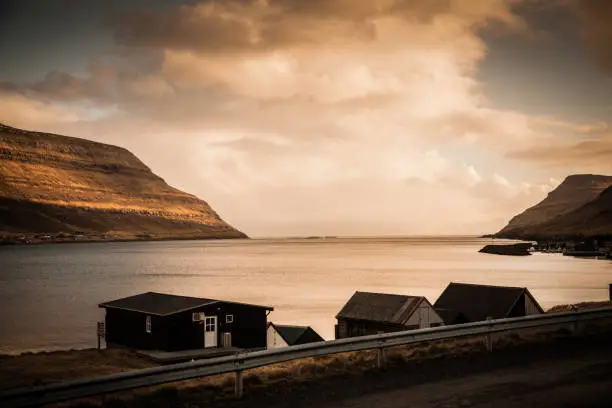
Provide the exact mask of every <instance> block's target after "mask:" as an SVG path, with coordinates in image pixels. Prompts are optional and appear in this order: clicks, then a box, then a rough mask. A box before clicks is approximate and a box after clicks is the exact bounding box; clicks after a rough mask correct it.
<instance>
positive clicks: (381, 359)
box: [376, 347, 385, 370]
mask: <svg viewBox="0 0 612 408" xmlns="http://www.w3.org/2000/svg"><path fill="white" fill-rule="evenodd" d="M376 367H378V369H379V370H382V369H383V368H385V349H384V348H382V347H380V348H378V349H376Z"/></svg>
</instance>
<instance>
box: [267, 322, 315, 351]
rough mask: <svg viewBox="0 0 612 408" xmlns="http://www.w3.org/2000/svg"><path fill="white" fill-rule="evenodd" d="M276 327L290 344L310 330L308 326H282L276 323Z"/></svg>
mask: <svg viewBox="0 0 612 408" xmlns="http://www.w3.org/2000/svg"><path fill="white" fill-rule="evenodd" d="M274 328H276V331H277V332H278V334H280V336H281V337H282V338H283V340H285V341H286V342H287V344H288V345H290V346H291V345H292V344H295V343H296V342H297V341H298V340H299V339H300V337H301V336H302V335H303V334H304V333H306V332H307V331H308V329H309V328H310V327H308V326H281V325H278V324H274Z"/></svg>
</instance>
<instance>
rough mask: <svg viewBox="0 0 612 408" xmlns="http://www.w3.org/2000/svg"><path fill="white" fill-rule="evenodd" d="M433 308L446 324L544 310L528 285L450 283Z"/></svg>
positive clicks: (525, 314)
mask: <svg viewBox="0 0 612 408" xmlns="http://www.w3.org/2000/svg"><path fill="white" fill-rule="evenodd" d="M434 308H435V309H436V310H437V311H438V312H439V314H441V315H442V316H443V317H444V318H445V323H446V324H458V323H467V322H478V321H482V320H487V318H488V317H490V318H492V319H502V318H505V317H519V316H527V315H533V314H540V313H544V311H543V310H542V307H541V306H540V305H539V304H538V302H537V301H536V300H535V298H534V297H533V295H532V294H531V293H530V292H529V290H528V289H527V288H518V287H509V286H490V285H476V284H471V283H455V282H451V283H450V284H449V285H448V286H447V287H446V289H444V292H442V294H441V295H440V297H439V298H438V300H437V301H436V303H435V304H434Z"/></svg>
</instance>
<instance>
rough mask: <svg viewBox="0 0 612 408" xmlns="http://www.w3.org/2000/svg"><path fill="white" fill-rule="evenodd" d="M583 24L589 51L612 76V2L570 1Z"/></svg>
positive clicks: (601, 0)
mask: <svg viewBox="0 0 612 408" xmlns="http://www.w3.org/2000/svg"><path fill="white" fill-rule="evenodd" d="M570 4H571V6H572V7H573V9H574V11H575V12H576V14H577V16H578V18H579V20H580V22H581V23H582V24H581V30H582V37H583V39H584V41H585V44H586V45H587V48H588V50H589V51H590V53H591V54H592V55H593V57H594V58H595V60H596V61H597V62H598V63H599V64H600V66H601V67H602V69H604V70H605V71H606V72H607V73H609V74H612V47H611V46H610V44H612V24H611V23H610V22H611V21H612V2H610V1H607V0H570Z"/></svg>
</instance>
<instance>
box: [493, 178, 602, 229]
mask: <svg viewBox="0 0 612 408" xmlns="http://www.w3.org/2000/svg"><path fill="white" fill-rule="evenodd" d="M611 186H612V177H610V176H600V175H592V174H579V175H573V176H569V177H567V178H566V179H565V180H564V181H563V183H561V185H559V187H557V188H556V189H555V190H554V191H552V192H551V193H549V194H548V197H546V198H545V199H544V200H543V201H542V202H540V203H538V204H536V205H535V206H533V207H531V208H529V209H527V210H526V211H524V212H523V213H521V214H519V215H517V216H516V217H514V218H513V219H512V220H511V221H510V222H509V223H508V225H507V226H506V227H504V228H503V229H502V230H501V231H500V232H498V233H497V234H495V236H499V237H505V238H519V239H537V238H545V237H575V236H595V235H607V234H612V223H611V222H612V214H610V213H611V212H612V189H611V188H610V187H611ZM606 214H608V215H606ZM606 220H607V221H606Z"/></svg>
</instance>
